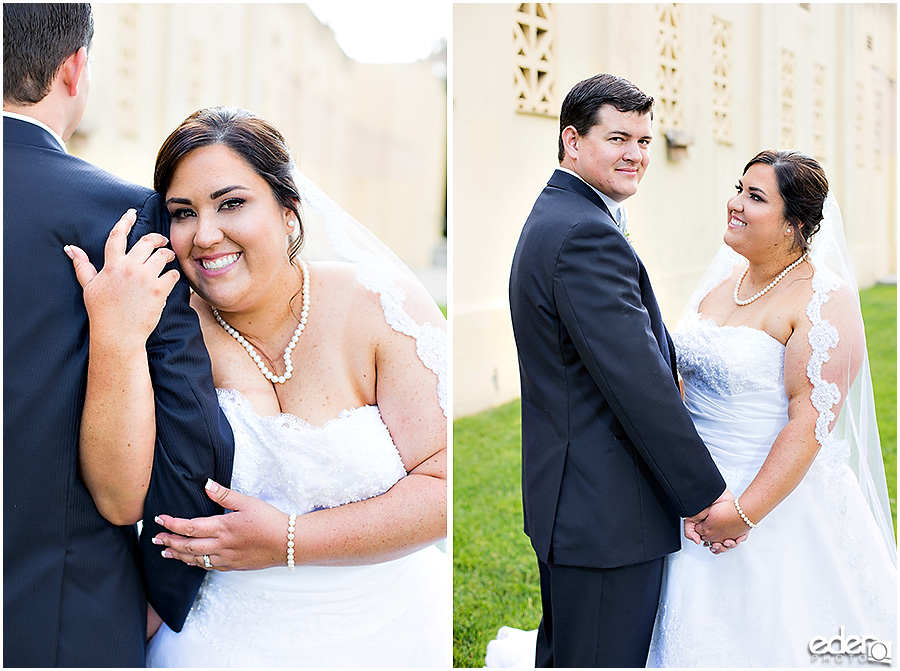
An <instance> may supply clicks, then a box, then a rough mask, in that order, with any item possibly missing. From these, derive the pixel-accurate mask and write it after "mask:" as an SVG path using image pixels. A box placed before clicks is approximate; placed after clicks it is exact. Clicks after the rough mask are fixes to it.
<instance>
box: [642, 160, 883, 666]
mask: <svg viewBox="0 0 900 671" xmlns="http://www.w3.org/2000/svg"><path fill="white" fill-rule="evenodd" d="M826 194H828V186H827V181H826V179H825V175H824V172H823V171H822V169H821V167H820V166H819V165H818V163H816V162H815V161H814V160H813V159H811V158H809V157H806V156H803V155H801V154H797V153H793V152H778V153H776V152H762V153H761V154H760V155H758V156H757V157H755V158H754V159H753V160H752V161H751V162H750V163H749V164H748V165H747V167H746V168H745V171H744V175H743V176H742V178H741V180H740V181H739V182H738V186H737V193H736V194H735V196H734V197H732V198H731V199H730V200H729V203H728V229H727V231H726V234H725V242H726V246H725V247H723V249H722V250H721V251H720V253H719V255H718V256H717V258H716V260H715V261H714V263H713V266H712V267H711V268H710V270H709V271H708V273H707V275H706V277H705V278H704V280H702V281H701V284H700V286H699V287H698V289H697V291H696V292H695V294H694V296H693V297H692V300H691V302H690V304H689V305H688V308H687V310H686V313H685V315H684V317H683V318H682V320H681V322H680V323H679V325H678V327H677V328H676V329H675V331H674V332H673V338H674V340H675V343H676V348H677V351H678V367H679V372H680V373H681V376H682V378H683V383H684V395H685V403H686V405H687V407H688V410H689V412H690V413H691V417H692V418H693V420H694V424H695V426H696V427H697V431H698V433H699V434H700V435H701V437H702V438H703V440H704V442H705V443H706V445H707V447H708V448H709V449H710V452H711V453H712V455H713V458H714V459H715V461H716V464H717V466H718V467H719V470H720V471H721V473H722V475H723V477H724V478H725V480H726V482H727V483H728V487H729V488H730V489H731V491H733V492H734V493H735V494H737V495H738V499H737V500H738V504H737V506H739V508H738V507H736V506H725V507H722V508H720V509H719V510H718V511H713V512H712V513H711V516H710V517H711V519H710V520H708V521H707V522H706V523H705V524H700V525H698V526H697V527H696V529H693V530H692V526H693V525H692V523H691V522H687V523H686V532H687V533H689V534H690V535H691V536H693V540H695V541H697V540H700V539H701V538H702V539H703V540H704V542H708V541H716V540H720V539H722V538H733V537H735V535H736V534H739V533H744V532H746V531H750V535H749V538H748V540H747V541H746V542H745V543H743V544H741V545H740V546H739V547H738V548H737V549H735V550H732V551H729V552H727V553H725V554H722V555H720V556H714V555H713V554H711V553H710V552H707V550H706V548H705V547H704V546H702V545H699V544H694V543H688V542H684V543H683V548H682V551H681V552H678V553H675V554H673V555H671V556H669V557H668V558H667V561H666V574H665V578H664V582H663V592H662V597H661V600H660V609H659V613H658V617H657V624H656V631H655V635H654V642H653V644H652V646H651V651H650V657H649V665H650V666H676V667H677V666H715V667H729V666H781V667H783V666H791V667H795V666H810V665H813V666H815V665H820V664H829V663H835V662H836V660H837V654H838V653H839V652H843V655H844V659H845V661H846V660H853V663H857V662H860V663H865V660H866V658H867V657H869V658H870V660H871V661H882V660H883V659H884V657H885V655H886V654H888V651H889V649H890V647H889V646H890V645H891V644H892V642H893V641H894V640H895V636H896V632H897V629H896V627H897V622H896V609H897V602H896V548H895V545H894V537H893V524H892V522H891V514H890V508H889V506H888V499H887V489H886V483H885V476H884V468H883V462H882V456H881V449H880V444H879V440H878V430H877V426H876V424H875V415H874V407H873V404H872V391H871V379H870V375H869V369H868V360H867V356H866V350H865V335H864V331H863V325H862V317H861V313H860V309H859V302H858V296H857V292H856V284H855V280H854V277H853V273H852V269H851V267H850V264H849V260H848V259H847V258H844V257H843V252H846V245H845V243H844V242H843V230H842V225H841V220H840V211H839V209H838V206H837V202H836V201H835V199H834V197H833V196H832V195H830V194H828V195H827V198H826ZM823 204H824V211H823ZM782 213H788V217H787V220H785V218H784V216H783V215H782ZM807 213H809V214H807ZM816 213H821V214H816ZM820 219H822V221H821V230H820V231H819V232H818V233H816V234H815V236H813V235H812V231H814V230H815V229H814V228H813V227H814V226H815V224H817V223H819V220H820ZM792 228H793V229H797V228H799V229H800V231H799V235H798V234H797V232H795V230H791V229H792ZM810 238H811V243H812V244H811V245H810V244H809V241H810ZM804 242H805V243H807V244H804ZM739 254H740V255H739ZM797 259H801V260H800V261H799V262H798V263H794V262H795V261H796V260H797ZM748 263H749V265H748ZM790 266H793V267H790ZM782 268H789V269H788V270H787V272H784V271H783V270H781V269H782ZM779 271H781V272H779ZM754 273H756V274H757V277H758V278H759V279H757V280H755V281H753V280H752V279H751V278H753V275H754ZM779 278H780V279H779ZM750 524H752V525H754V527H753V528H752V529H751V527H750ZM757 526H758V528H757ZM693 531H696V532H699V535H700V537H701V538H697V536H695V535H694V533H693ZM863 637H868V639H865V640H863ZM833 639H834V640H833ZM885 644H886V645H885ZM842 646H843V649H842ZM888 657H889V654H888Z"/></svg>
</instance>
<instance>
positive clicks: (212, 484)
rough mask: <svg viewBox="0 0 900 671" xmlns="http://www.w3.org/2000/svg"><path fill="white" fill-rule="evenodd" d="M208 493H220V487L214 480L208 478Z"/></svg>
mask: <svg viewBox="0 0 900 671" xmlns="http://www.w3.org/2000/svg"><path fill="white" fill-rule="evenodd" d="M206 491H208V492H212V493H213V494H215V493H216V492H217V491H219V485H218V484H216V483H215V482H213V480H212V478H207V479H206Z"/></svg>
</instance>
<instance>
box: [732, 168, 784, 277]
mask: <svg viewBox="0 0 900 671" xmlns="http://www.w3.org/2000/svg"><path fill="white" fill-rule="evenodd" d="M735 190H736V193H735V194H734V195H733V196H732V197H731V198H729V199H728V225H727V229H726V231H725V243H726V244H727V245H728V246H729V247H731V248H732V249H734V251H736V252H737V253H738V254H740V255H742V256H744V257H747V258H750V259H757V258H760V257H761V256H762V257H763V258H764V257H765V256H766V255H768V254H772V253H778V254H780V253H781V251H782V249H783V246H784V244H785V243H787V244H791V243H792V242H793V236H792V235H791V233H790V231H789V230H788V222H787V220H785V218H784V200H783V199H782V198H781V194H780V193H779V191H778V181H777V178H776V177H775V169H774V168H773V167H772V166H770V165H766V164H764V163H754V164H753V165H751V166H750V168H749V169H748V170H747V172H745V173H744V174H743V176H742V177H741V178H740V179H739V180H738V183H737V185H736V186H735Z"/></svg>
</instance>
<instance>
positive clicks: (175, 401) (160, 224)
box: [132, 194, 234, 631]
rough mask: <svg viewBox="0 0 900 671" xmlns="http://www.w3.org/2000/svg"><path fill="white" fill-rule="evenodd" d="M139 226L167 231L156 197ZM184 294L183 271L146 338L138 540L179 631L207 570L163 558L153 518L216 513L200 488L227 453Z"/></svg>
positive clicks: (158, 596) (229, 457) (156, 596)
mask: <svg viewBox="0 0 900 671" xmlns="http://www.w3.org/2000/svg"><path fill="white" fill-rule="evenodd" d="M138 224H139V225H140V224H146V226H138V225H136V226H135V230H136V231H139V230H144V231H145V232H146V229H149V230H153V231H157V232H160V233H163V234H164V235H167V236H168V233H169V230H168V229H169V225H168V215H167V213H166V211H165V209H164V207H163V205H162V199H161V198H160V197H159V195H158V194H154V195H153V196H151V198H150V199H149V200H148V201H147V202H146V203H145V204H144V207H143V208H142V209H141V212H140V213H139V215H138ZM132 237H134V235H133V236H132ZM175 264H177V262H175ZM175 267H177V265H175ZM179 271H180V268H179ZM189 298H190V290H189V287H188V285H187V282H186V280H185V279H184V276H183V274H182V277H181V278H180V279H179V281H178V284H176V286H175V288H174V289H173V290H172V293H171V294H170V295H169V298H168V300H167V301H166V307H165V309H164V310H163V314H162V317H161V319H160V321H159V325H158V326H157V328H156V330H155V331H154V332H153V333H152V334H151V335H150V338H149V339H148V341H147V356H148V359H149V362H150V378H151V380H152V382H153V392H154V396H155V403H156V446H155V450H154V459H153V473H152V476H151V479H150V488H149V491H148V492H147V498H146V502H145V504H144V520H143V528H142V533H141V539H140V544H141V554H142V556H143V564H144V578H145V581H146V589H147V599H148V601H149V602H150V603H151V605H152V606H153V608H154V609H155V610H156V612H157V613H158V614H159V615H160V617H161V618H162V619H163V621H165V623H166V624H167V625H169V627H170V628H171V629H173V630H174V631H180V630H181V628H182V626H183V624H184V620H185V618H186V617H187V613H188V611H189V610H190V607H191V604H192V603H193V601H194V598H195V596H196V594H197V591H198V589H199V588H200V583H201V582H202V581H203V578H204V576H205V575H206V572H205V570H203V569H201V568H199V567H193V566H188V565H186V564H184V563H182V562H180V561H176V560H173V559H165V558H164V557H162V555H161V553H160V547H159V546H158V545H153V544H152V542H151V539H152V538H153V536H155V535H156V534H157V533H160V532H162V531H165V530H164V529H163V528H162V527H160V526H159V525H158V524H156V522H154V521H153V518H154V516H156V515H159V514H167V515H173V516H176V517H186V518H190V517H201V516H209V515H217V514H221V513H222V510H221V508H219V507H218V506H216V505H215V504H213V503H212V501H210V500H209V498H207V496H206V493H205V489H204V485H205V483H206V480H207V478H212V479H214V480H216V481H217V482H219V483H222V484H224V485H226V486H230V483H231V468H232V461H233V453H234V439H233V436H232V432H231V427H230V426H229V425H228V422H227V420H226V419H225V417H224V415H223V414H222V411H221V409H220V408H219V404H218V400H217V398H216V391H215V388H214V386H213V380H212V371H211V367H210V360H209V354H208V353H207V350H206V346H205V345H204V342H203V336H202V334H201V332H200V323H199V320H198V318H197V315H196V313H195V312H194V310H193V309H192V308H191V307H190V303H189Z"/></svg>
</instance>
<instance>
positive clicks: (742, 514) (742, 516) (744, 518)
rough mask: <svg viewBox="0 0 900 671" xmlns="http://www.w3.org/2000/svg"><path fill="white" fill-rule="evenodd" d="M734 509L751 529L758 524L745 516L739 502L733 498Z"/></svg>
mask: <svg viewBox="0 0 900 671" xmlns="http://www.w3.org/2000/svg"><path fill="white" fill-rule="evenodd" d="M734 509H735V510H737V512H738V515H740V516H741V519H742V520H744V523H745V524H746V525H747V526H748V527H750V528H751V529H755V528H756V527H757V526H759V525H757V524H753V522H751V521H750V520H749V519H748V518H747V516H746V515H745V514H744V511H743V510H741V504H740V503H739V502H738V500H737V499H735V500H734Z"/></svg>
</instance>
